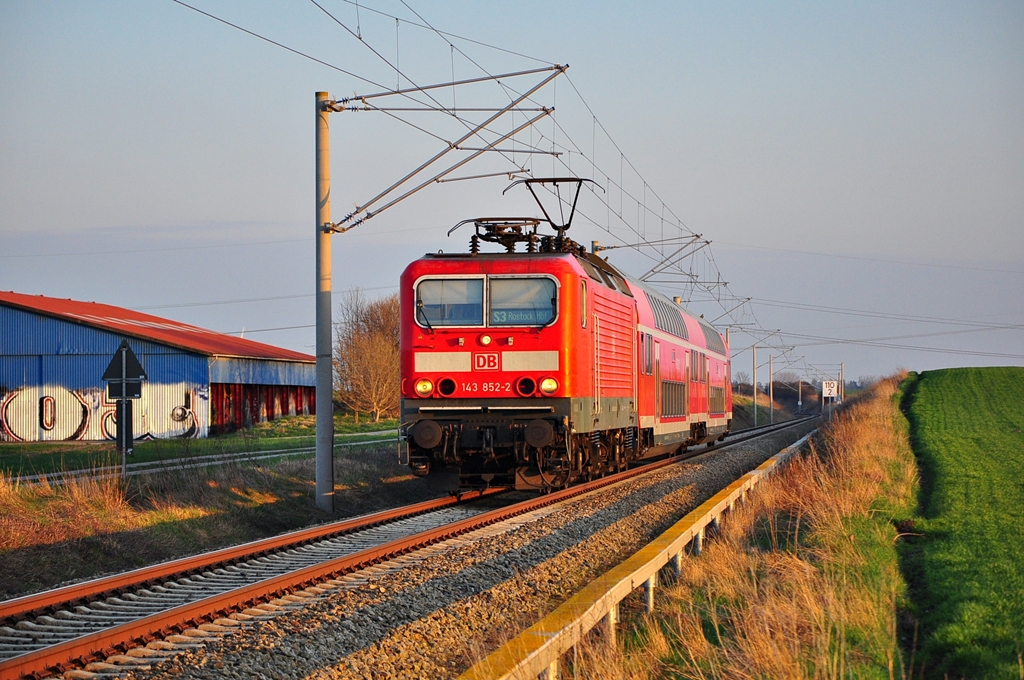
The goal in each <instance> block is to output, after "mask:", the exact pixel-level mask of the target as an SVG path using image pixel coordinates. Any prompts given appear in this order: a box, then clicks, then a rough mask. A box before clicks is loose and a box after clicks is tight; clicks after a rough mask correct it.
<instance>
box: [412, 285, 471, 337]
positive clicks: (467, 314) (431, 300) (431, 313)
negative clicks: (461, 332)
mask: <svg viewBox="0 0 1024 680" xmlns="http://www.w3.org/2000/svg"><path fill="white" fill-rule="evenodd" d="M416 322H417V323H419V324H420V325H421V326H482V325H483V323H484V282H483V279H426V280H424V281H420V283H419V285H418V286H416Z"/></svg>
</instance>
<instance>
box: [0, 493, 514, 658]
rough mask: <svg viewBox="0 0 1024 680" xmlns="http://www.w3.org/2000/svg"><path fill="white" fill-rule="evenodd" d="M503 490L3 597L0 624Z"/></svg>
mask: <svg viewBox="0 0 1024 680" xmlns="http://www.w3.org/2000/svg"><path fill="white" fill-rule="evenodd" d="M501 491H503V489H493V490H487V491H483V492H479V491H474V492H468V493H464V494H462V495H461V496H447V497H444V498H435V499H433V500H429V501H423V502H421V503H414V504H413V505H405V506H402V507H399V508H392V509H389V510H381V511H380V512H374V513H371V514H368V515H360V516H358V517H351V518H348V519H344V520H341V521H338V522H331V523H330V524H321V525H318V526H315V527H309V528H306V529H299V530H298V531H292V532H289V533H286V534H281V535H279V536H273V537H271V538H264V539H260V540H258V541H252V542H249V543H243V544H241V545H236V546H231V547H229V548H221V549H219V550H214V551H212V552H207V553H202V554H199V555H193V556H191V557H183V558H179V559H176V560H171V561H169V562H161V563H160V564H154V565H151V566H149V567H142V568H141V569H134V570H132V571H127V572H124V573H121V574H114V575H111V576H105V577H103V578H98V579H92V580H89V581H84V582H82V583H74V584H71V585H68V586H63V587H61V588H55V589H53V590H47V591H45V592H41V593H35V594H33V595H25V596H23V597H18V598H13V599H10V600H5V601H2V602H0V624H2V625H8V626H9V625H12V624H16V623H17V622H18V621H21V620H24V619H26V618H28V617H31V616H41V615H46V614H51V613H53V612H55V611H57V609H58V608H66V607H69V606H75V605H77V604H84V603H85V602H87V601H88V600H95V599H97V598H99V597H105V596H110V595H120V594H122V593H124V591H125V589H126V588H130V587H131V588H136V587H145V586H150V585H155V584H158V583H159V582H162V581H167V580H169V579H174V578H181V577H183V576H189V575H191V574H195V573H197V572H199V571H206V570H209V569H216V568H218V567H220V566H223V565H225V564H229V563H231V562H237V561H239V560H241V559H251V558H255V557H260V556H262V555H266V554H268V553H271V552H277V551H279V550H282V549H285V548H295V547H299V546H302V545H306V544H308V543H312V542H314V541H319V540H324V539H328V538H333V537H336V536H341V535H343V534H348V533H352V532H354V531H359V530H362V529H367V528H370V527H375V526H379V525H381V524H386V523H388V522H393V521H395V520H399V519H406V518H409V517H415V516H416V515H422V514H424V513H427V512H431V511H433V510H439V509H441V508H445V507H448V506H451V505H456V504H457V503H460V502H465V501H470V500H474V499H476V498H479V497H482V496H485V495H493V494H495V493H499V492H501ZM2 668H3V666H2V665H0V669H2Z"/></svg>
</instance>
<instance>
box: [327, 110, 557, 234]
mask: <svg viewBox="0 0 1024 680" xmlns="http://www.w3.org/2000/svg"><path fill="white" fill-rule="evenodd" d="M553 111H554V109H547V110H546V111H545V112H544V113H542V114H540V115H539V116H536V117H534V118H531V119H530V120H528V121H526V122H525V123H523V124H522V125H520V126H519V127H517V128H516V129H514V130H512V131H511V132H509V133H507V134H504V135H502V136H501V137H499V138H498V139H496V140H494V141H493V142H492V143H490V144H488V145H487V146H486V147H484V148H482V149H480V150H479V151H477V152H475V153H473V154H470V155H469V156H467V157H466V158H463V159H462V160H461V161H459V162H458V163H456V164H455V165H452V166H451V167H449V168H448V169H447V170H443V171H442V172H440V173H438V174H437V175H434V176H433V177H431V178H430V179H428V180H427V181H425V182H423V183H421V184H419V185H418V186H416V187H414V188H412V189H410V190H409V191H407V192H405V193H404V194H402V195H401V196H399V197H398V198H395V199H393V200H391V201H389V202H388V203H386V204H384V205H382V206H381V207H380V208H378V209H377V210H373V211H369V210H366V206H362V207H360V208H358V209H357V210H356V211H355V212H353V213H350V214H349V215H347V216H346V217H345V219H344V220H342V221H341V222H334V223H332V224H330V225H328V228H327V229H328V231H330V232H332V233H335V234H344V233H345V232H346V231H348V230H350V229H354V228H356V227H358V226H359V225H360V224H362V223H363V222H365V221H366V220H368V219H370V218H371V217H373V216H374V215H377V214H378V213H381V212H383V211H385V210H387V209H388V208H390V207H391V206H393V205H395V204H396V203H399V202H401V201H404V200H405V199H407V198H409V197H410V196H412V195H413V194H415V193H416V192H418V191H421V190H422V189H424V188H425V187H428V186H430V185H431V184H435V183H437V182H438V181H439V180H440V179H442V178H443V177H444V176H445V175H447V174H448V173H450V172H454V171H455V170H458V169H459V168H461V167H462V166H463V165H465V164H466V163H469V162H470V161H472V160H473V159H474V158H477V157H478V156H480V155H481V154H483V153H487V152H488V151H490V150H491V149H492V148H493V147H494V146H496V145H498V144H500V143H501V142H503V141H505V140H506V139H508V138H509V137H512V136H513V135H516V134H518V133H520V132H522V131H523V130H525V129H526V128H528V127H530V126H531V125H533V124H534V123H536V122H537V121H539V120H540V119H541V118H544V117H545V116H548V115H550V114H551V113H552V112H553ZM451 148H452V149H454V148H455V146H454V145H453V146H452V147H451ZM445 153H447V152H445ZM440 155H443V154H440ZM440 155H439V156H438V157H440ZM425 167H426V166H423V167H421V168H420V170H417V171H416V172H414V173H412V175H410V177H412V176H414V175H416V174H418V173H419V172H420V171H422V170H423V168H425ZM503 174H504V173H503ZM406 179H408V178H406ZM405 181H406V180H403V181H402V183H404V182H405ZM400 184H401V183H400ZM400 184H397V185H395V187H393V188H397V187H398V186H400ZM388 193H390V190H389V191H387V192H384V193H383V194H381V196H378V197H377V198H376V199H374V201H376V200H378V199H379V198H381V197H382V196H386V195H387V194H388ZM364 211H365V212H366V215H364V216H363V217H361V218H359V219H358V220H356V221H355V222H352V223H351V224H349V225H347V226H344V225H345V222H346V221H349V220H351V219H352V218H353V217H355V216H356V215H358V214H359V213H360V212H364Z"/></svg>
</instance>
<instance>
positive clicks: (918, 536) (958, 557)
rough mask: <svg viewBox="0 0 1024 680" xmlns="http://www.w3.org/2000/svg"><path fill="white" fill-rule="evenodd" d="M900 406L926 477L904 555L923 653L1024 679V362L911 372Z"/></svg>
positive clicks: (969, 673) (927, 660)
mask: <svg viewBox="0 0 1024 680" xmlns="http://www.w3.org/2000/svg"><path fill="white" fill-rule="evenodd" d="M903 407H904V410H905V412H906V414H907V418H908V420H909V421H910V435H911V442H912V444H913V447H914V451H915V453H916V454H917V456H918V461H919V464H920V467H921V480H922V483H921V499H920V507H919V517H918V518H916V519H915V520H914V522H913V524H912V525H910V524H908V526H907V527H906V531H907V532H908V534H910V535H909V536H908V540H907V541H906V542H905V543H904V545H903V551H902V555H903V565H904V570H905V572H906V574H907V577H908V581H909V584H910V592H911V595H912V599H913V607H912V612H913V614H914V615H915V616H916V617H917V620H918V621H919V622H920V626H919V627H920V630H921V636H920V637H921V640H922V649H921V661H922V662H923V663H924V664H926V666H927V668H928V670H929V671H930V672H931V674H932V675H933V676H934V677H945V676H948V677H951V678H955V677H967V678H1024V659H1022V652H1024V433H1022V430H1024V368H965V369H953V370H945V371H928V372H925V373H922V374H921V375H919V376H911V379H910V380H908V386H907V390H906V396H905V397H904V400H903Z"/></svg>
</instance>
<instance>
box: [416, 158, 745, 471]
mask: <svg viewBox="0 0 1024 680" xmlns="http://www.w3.org/2000/svg"><path fill="white" fill-rule="evenodd" d="M520 181H521V182H522V183H526V184H527V186H528V188H529V189H530V191H531V193H533V192H534V185H536V184H545V183H546V184H555V185H557V184H559V183H564V182H576V183H577V187H576V198H578V196H579V187H580V186H581V185H582V182H583V181H585V180H580V179H577V178H568V179H561V178H556V179H529V180H520ZM534 195H535V197H536V194H534ZM538 204H540V201H538ZM572 208H573V212H574V211H575V199H574V201H573V205H572ZM541 210H542V212H543V211H544V206H543V205H541ZM544 214H545V218H544V219H540V218H480V219H476V220H467V221H466V222H464V223H460V225H456V227H458V226H461V225H462V224H466V223H472V224H473V226H474V228H475V233H474V234H473V236H472V238H471V242H470V251H469V252H468V253H462V254H447V253H440V252H439V253H437V254H427V255H425V256H424V257H422V258H420V259H418V260H416V261H414V262H413V263H411V264H410V265H409V266H408V267H407V268H406V269H405V271H404V273H403V274H402V277H401V292H400V300H401V353H400V356H401V418H402V425H401V433H402V435H403V437H402V441H403V443H402V447H403V454H404V456H405V457H406V458H407V461H408V463H409V465H410V466H411V468H412V470H413V472H414V473H416V474H417V475H426V474H428V473H429V472H430V471H431V470H432V469H434V468H437V467H444V466H457V467H458V469H459V479H460V481H459V486H460V488H479V487H487V486H502V487H514V488H517V489H532V490H538V491H549V490H552V489H557V488H562V487H564V486H567V485H569V484H571V483H573V482H576V481H581V480H588V479H592V478H595V477H598V476H601V475H604V474H607V473H609V472H614V471H618V470H621V469H623V468H624V467H625V466H626V465H627V464H628V463H629V462H630V461H635V460H639V459H643V458H647V457H652V456H656V455H661V454H665V453H672V452H675V451H678V450H682V449H685V447H689V446H695V445H699V444H703V443H710V442H713V441H715V440H718V439H722V438H724V437H725V435H726V434H727V433H728V432H729V429H730V427H731V424H732V389H731V376H730V362H729V347H728V343H727V340H726V338H725V337H724V336H723V335H722V334H721V333H719V332H718V331H717V330H716V329H715V328H714V327H713V326H712V325H711V324H710V323H708V322H707V321H705V320H704V319H703V318H700V317H697V316H694V315H693V314H691V313H689V312H687V311H686V310H685V309H684V308H682V307H681V306H680V305H679V304H677V303H676V302H674V301H673V300H671V299H669V298H668V297H666V296H665V295H663V294H662V293H659V292H658V291H656V290H654V289H653V288H651V287H650V286H648V285H646V284H644V283H642V282H640V281H639V280H637V279H635V278H632V277H630V276H629V275H628V274H626V273H624V272H622V271H620V270H619V269H618V268H616V267H614V266H613V265H612V264H611V263H609V262H608V261H607V259H605V258H601V257H598V256H597V255H596V254H594V253H592V252H587V251H586V249H585V248H584V247H583V246H580V245H579V244H577V243H575V242H574V241H572V240H571V239H569V238H568V237H567V236H566V235H565V231H566V230H567V229H568V228H569V223H566V224H564V225H562V224H556V223H554V222H552V221H551V220H550V219H549V218H547V212H544ZM569 222H571V213H570V220H569ZM544 224H547V225H550V226H551V227H552V229H553V231H554V234H553V235H541V233H540V232H539V230H538V227H540V226H542V225H544ZM453 230H454V229H453ZM449 233H450V232H449ZM482 243H494V244H498V245H500V246H502V247H503V248H504V252H496V253H484V252H481V244H482Z"/></svg>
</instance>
